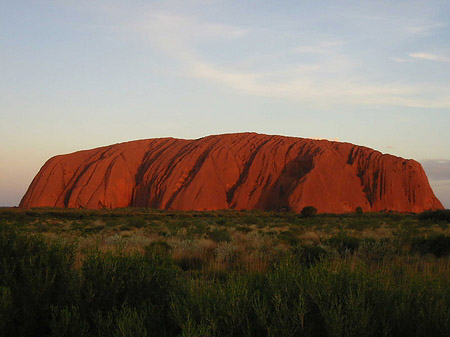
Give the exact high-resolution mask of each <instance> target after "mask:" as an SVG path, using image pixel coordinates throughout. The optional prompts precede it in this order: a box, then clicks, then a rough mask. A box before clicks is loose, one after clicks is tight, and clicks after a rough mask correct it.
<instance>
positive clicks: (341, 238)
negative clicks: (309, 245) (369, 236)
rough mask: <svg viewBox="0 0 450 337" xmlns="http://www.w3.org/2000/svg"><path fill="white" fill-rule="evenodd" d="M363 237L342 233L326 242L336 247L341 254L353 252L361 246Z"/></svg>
mask: <svg viewBox="0 0 450 337" xmlns="http://www.w3.org/2000/svg"><path fill="white" fill-rule="evenodd" d="M360 241H361V239H358V238H355V237H352V236H348V235H346V234H343V233H340V234H339V235H337V236H333V237H331V238H329V239H328V240H327V241H326V242H325V243H326V244H327V245H328V246H330V247H333V248H335V249H336V250H337V251H338V253H339V254H340V255H341V256H344V255H347V254H353V253H354V252H355V251H356V250H357V249H358V247H359V244H360Z"/></svg>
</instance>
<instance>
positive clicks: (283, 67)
mask: <svg viewBox="0 0 450 337" xmlns="http://www.w3.org/2000/svg"><path fill="white" fill-rule="evenodd" d="M448 18H450V2H449V1H447V0H446V1H361V0H359V1H263V0H260V1H225V0H223V1H220V0H217V1H215V0H192V1H190V0H179V1H174V0H173V1H172V0H165V1H137V0H135V1H133V0H129V1H116V0H108V1H101V0H98V1H95V0H94V1H93V0H91V1H85V0H78V1H72V0H65V1H52V0H41V1H25V0H17V1H3V2H2V4H0V76H1V78H2V81H1V82H0V117H1V121H2V123H1V124H0V135H1V136H0V137H1V139H2V142H3V146H2V147H1V149H0V156H1V158H2V162H1V164H0V205H4V206H12V205H17V204H18V202H19V201H20V198H21V197H22V195H23V194H24V192H25V190H26V188H27V187H28V185H29V184H30V182H31V180H32V178H33V177H34V175H35V174H36V173H37V171H38V170H39V168H40V167H41V166H42V165H43V163H44V162H45V161H46V160H47V159H48V158H49V157H51V156H53V155H56V154H61V153H69V152H73V151H76V150H80V149H87V148H93V147H97V146H102V145H107V144H112V143H118V142H122V141H129V140H134V139H143V138H154V137H163V136H172V137H179V138H199V137H202V136H205V135H210V134H218V133H228V132H240V131H256V132H261V133H267V134H282V135H289V136H298V137H309V138H327V139H336V140H340V141H345V142H351V143H355V144H359V145H365V146H369V147H372V148H374V149H377V150H379V151H382V152H385V153H391V154H394V155H398V156H401V157H406V158H413V159H416V160H418V161H420V162H422V163H423V165H424V167H425V169H426V171H427V173H428V175H429V179H430V182H431V184H432V186H433V189H434V191H435V193H436V194H437V195H438V197H439V198H440V200H441V201H442V202H443V203H444V205H445V206H446V207H450V132H449V126H450V22H449V19H448Z"/></svg>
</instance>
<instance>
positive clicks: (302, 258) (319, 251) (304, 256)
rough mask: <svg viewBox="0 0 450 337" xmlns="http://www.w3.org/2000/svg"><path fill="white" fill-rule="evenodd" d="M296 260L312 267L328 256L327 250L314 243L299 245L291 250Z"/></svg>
mask: <svg viewBox="0 0 450 337" xmlns="http://www.w3.org/2000/svg"><path fill="white" fill-rule="evenodd" d="M291 252H292V254H293V257H294V259H295V261H296V262H297V263H299V264H301V265H303V266H307V267H311V266H313V265H315V264H317V263H318V262H320V261H321V260H322V259H324V258H325V257H326V256H328V252H327V250H325V249H324V248H323V247H320V246H313V245H298V246H295V247H293V248H292V250H291Z"/></svg>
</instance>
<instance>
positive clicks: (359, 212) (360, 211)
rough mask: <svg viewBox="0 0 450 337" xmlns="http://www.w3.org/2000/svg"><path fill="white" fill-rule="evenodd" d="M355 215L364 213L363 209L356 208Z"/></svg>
mask: <svg viewBox="0 0 450 337" xmlns="http://www.w3.org/2000/svg"><path fill="white" fill-rule="evenodd" d="M355 213H356V214H363V213H364V211H363V209H362V207H361V206H358V207H356V210H355Z"/></svg>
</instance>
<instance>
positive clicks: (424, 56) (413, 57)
mask: <svg viewBox="0 0 450 337" xmlns="http://www.w3.org/2000/svg"><path fill="white" fill-rule="evenodd" d="M392 59H393V60H394V61H396V62H399V63H410V62H418V61H435V62H450V58H449V57H446V56H443V55H437V54H431V53H424V52H415V53H409V54H408V57H407V58H404V57H392Z"/></svg>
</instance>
